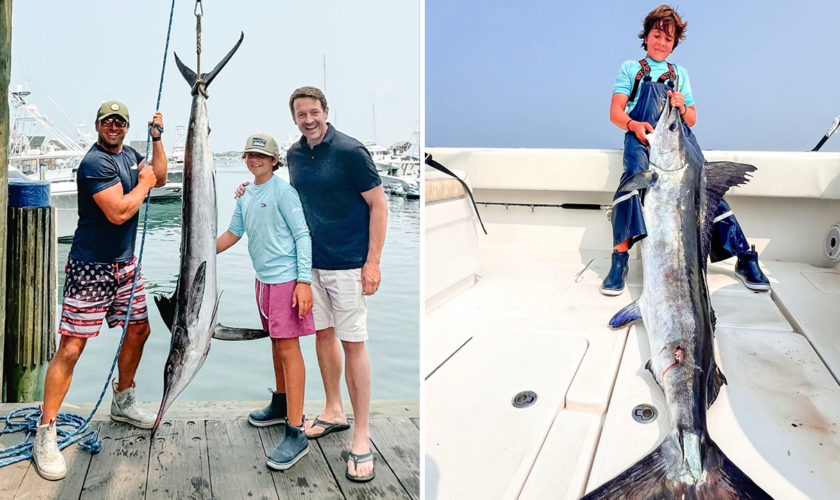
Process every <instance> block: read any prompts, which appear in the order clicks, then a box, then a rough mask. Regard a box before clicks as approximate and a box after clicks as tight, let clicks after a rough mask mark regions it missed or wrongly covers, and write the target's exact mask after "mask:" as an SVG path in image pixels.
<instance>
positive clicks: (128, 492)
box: [80, 422, 150, 500]
mask: <svg viewBox="0 0 840 500" xmlns="http://www.w3.org/2000/svg"><path fill="white" fill-rule="evenodd" d="M99 437H100V438H101V439H102V450H101V451H100V452H99V453H98V454H97V455H96V456H95V457H93V458H92V459H91V461H90V468H89V469H88V475H87V478H86V479H85V485H84V488H83V489H82V494H81V496H80V500H99V499H102V500H106V499H112V498H119V499H120V500H135V499H136V500H144V498H145V496H146V477H147V475H148V469H149V447H150V445H149V431H148V430H143V429H138V428H136V427H132V426H130V425H128V424H123V423H119V422H102V425H101V427H100V434H99Z"/></svg>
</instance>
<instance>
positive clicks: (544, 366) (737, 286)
mask: <svg viewBox="0 0 840 500" xmlns="http://www.w3.org/2000/svg"><path fill="white" fill-rule="evenodd" d="M427 151H428V152H429V153H431V154H432V155H433V157H434V159H435V160H436V161H438V162H440V163H441V164H443V165H445V166H446V167H448V168H449V169H450V170H453V171H454V172H455V173H456V174H458V175H459V177H460V178H462V179H464V180H465V181H466V182H467V184H468V185H469V186H470V187H471V188H472V190H473V194H474V196H475V199H476V201H477V202H478V210H479V211H480V215H481V218H482V220H483V224H484V226H485V227H486V230H487V234H486V235H485V234H484V232H483V231H481V228H480V227H479V226H478V225H477V224H478V222H477V219H476V215H475V212H474V210H473V207H472V204H471V203H470V201H469V197H468V196H467V195H466V192H465V191H464V189H463V187H462V186H461V184H460V183H459V182H458V181H456V180H454V179H452V178H449V177H448V176H446V175H444V174H441V173H439V172H437V171H431V170H428V169H427V171H426V174H425V176H426V184H425V206H424V215H423V217H424V221H425V231H426V234H425V283H426V286H425V309H426V312H425V335H424V339H425V357H424V359H425V365H424V366H422V367H421V370H423V372H424V377H425V378H426V385H425V395H426V396H425V397H426V399H425V414H424V416H425V419H424V422H423V425H424V429H425V457H424V458H425V464H426V465H425V493H426V498H428V499H429V500H432V499H458V500H465V499H466V500H468V499H482V500H493V499H520V500H536V499H548V498H552V499H569V500H571V499H578V498H580V497H581V496H582V495H584V494H585V493H586V492H589V491H592V490H593V489H595V488H597V487H598V486H600V485H602V484H604V483H606V482H607V481H609V480H610V479H612V478H614V477H615V476H617V475H618V474H619V473H620V472H622V471H624V470H625V469H626V468H627V467H629V466H630V465H632V464H633V463H635V462H636V461H637V460H639V459H640V458H642V457H644V456H645V455H647V454H648V453H650V452H651V451H652V450H654V449H655V448H656V447H657V446H658V445H659V444H660V443H661V441H662V440H663V439H664V438H665V437H666V436H667V435H668V434H669V433H670V432H671V423H670V421H669V420H670V417H669V412H668V408H667V407H666V406H665V400H664V396H663V394H662V391H661V389H660V388H659V386H658V385H657V384H656V382H655V381H654V379H653V378H652V376H651V375H650V373H649V372H648V371H647V370H646V369H645V362H646V361H647V360H648V359H649V357H650V346H649V343H648V337H647V333H646V331H645V328H644V325H643V324H641V323H638V324H636V325H635V326H630V327H629V328H623V329H621V330H619V331H614V330H611V329H610V328H609V327H608V321H609V319H610V318H611V317H612V316H613V315H614V314H615V313H616V312H617V311H619V310H620V309H621V308H623V307H624V306H626V305H628V304H629V303H630V302H631V301H632V300H634V299H636V298H638V297H639V295H640V293H641V290H642V263H641V260H640V259H639V258H638V246H637V247H634V248H635V249H634V250H631V260H630V273H629V275H628V279H627V286H626V288H625V289H624V291H623V293H622V294H621V295H620V296H617V297H607V296H604V295H601V294H600V293H599V290H598V288H599V285H600V284H601V281H602V280H603V278H604V276H605V275H606V273H607V272H608V271H609V268H610V253H611V244H612V232H611V225H610V222H609V220H608V218H607V216H608V213H609V209H610V207H611V204H612V196H613V193H614V191H615V189H616V186H618V184H619V178H620V176H621V173H622V152H621V151H620V150H549V149H546V150H528V149H458V148H428V149H427ZM704 155H705V156H706V159H707V160H709V161H736V162H741V163H749V164H752V165H755V166H756V167H757V168H758V170H757V171H756V172H755V174H754V175H753V178H752V180H751V181H750V182H749V183H748V184H746V185H744V186H740V187H737V188H733V189H731V190H730V191H729V193H728V194H727V196H726V199H727V201H728V202H729V204H730V205H731V207H732V209H733V211H734V213H735V215H736V217H737V218H738V220H739V222H740V223H741V226H742V227H743V229H744V231H745V232H746V234H747V237H748V239H749V241H750V243H752V244H754V245H755V246H756V249H757V251H758V252H759V255H760V263H761V267H762V269H763V271H764V273H765V274H766V275H767V277H768V278H769V279H770V281H771V290H770V291H769V292H763V293H755V292H752V291H750V290H748V289H747V288H745V287H744V286H743V285H742V284H741V282H740V281H739V280H738V279H736V277H735V275H734V272H733V267H734V264H733V261H732V260H730V261H724V262H720V263H716V264H710V265H709V267H708V278H707V279H708V286H709V290H710V293H711V303H712V306H713V307H714V309H715V312H716V315H717V329H716V332H715V351H716V357H717V363H718V366H720V368H721V371H722V372H723V373H724V375H725V376H726V378H727V379H728V385H725V386H724V387H723V388H722V390H721V392H720V395H719V397H718V399H717V401H716V402H715V403H714V404H713V405H712V406H711V408H710V410H709V412H708V414H707V418H708V430H709V433H710V435H711V437H712V439H713V440H714V441H715V442H716V443H717V444H718V446H719V447H720V448H721V449H722V450H723V452H724V453H725V454H726V456H727V457H729V459H730V460H731V461H732V462H734V463H735V465H737V467H738V468H740V469H741V470H742V471H743V472H744V473H745V474H746V475H747V476H749V477H750V478H751V479H752V480H753V481H754V482H755V483H756V484H757V485H758V486H760V487H761V488H762V489H763V490H764V491H766V492H767V493H768V494H770V495H771V496H772V497H773V498H775V499H785V500H805V499H809V500H828V499H834V498H837V491H840V474H837V472H838V471H840V385H838V380H840V308H838V307H837V304H840V264H838V262H840V225H838V223H840V153H797V152H791V153H783V152H749V151H704Z"/></svg>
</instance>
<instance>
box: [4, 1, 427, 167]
mask: <svg viewBox="0 0 840 500" xmlns="http://www.w3.org/2000/svg"><path fill="white" fill-rule="evenodd" d="M203 3H204V18H203V21H202V31H203V37H202V49H203V50H202V63H201V66H202V70H203V71H204V72H207V71H209V70H210V69H212V67H213V66H215V65H216V63H217V62H218V61H219V60H220V59H221V58H222V57H223V56H224V55H225V54H226V53H227V51H228V50H230V48H231V47H233V45H234V43H235V42H236V40H237V38H238V37H239V33H240V31H244V32H245V41H244V42H243V43H242V46H241V47H240V49H239V51H238V52H237V53H236V55H235V56H234V57H233V59H231V61H230V63H229V64H228V66H227V67H226V68H225V70H224V71H222V73H221V74H220V75H219V77H218V78H217V79H216V80H215V81H214V82H213V84H212V85H211V86H210V88H209V92H210V100H209V103H208V106H209V113H210V122H211V127H212V130H213V133H212V134H211V140H212V142H213V149H214V150H215V151H227V150H241V149H242V147H243V145H244V142H245V140H246V138H247V137H248V136H249V135H250V134H252V133H254V132H258V131H262V132H267V133H270V134H273V135H274V136H275V137H277V138H278V139H280V138H281V137H282V136H283V135H285V134H288V133H295V132H297V128H296V127H295V125H294V123H293V121H292V118H291V114H290V112H289V108H288V99H289V95H291V93H292V91H293V90H294V89H295V88H297V87H300V86H303V85H314V86H318V87H322V86H323V82H324V74H323V67H324V65H323V56H324V55H326V58H327V71H326V73H327V100H328V102H329V104H330V108H331V114H330V119H331V121H332V122H334V123H335V124H336V126H337V128H338V129H340V130H342V131H344V132H346V133H349V134H350V135H353V136H355V137H356V138H358V139H373V135H374V134H373V123H374V120H373V106H374V105H375V106H376V139H377V140H378V142H379V143H380V144H382V145H384V146H386V147H387V146H390V145H391V144H392V143H394V142H397V141H407V140H409V138H410V137H411V134H412V132H413V131H414V128H415V126H416V124H417V122H418V120H419V117H420V3H419V0H365V1H364V2H337V1H332V0H309V1H306V2H302V1H297V0H295V1H293V0H273V1H271V2H268V1H258V0H239V1H235V2H218V1H214V2H207V1H205V2H203ZM170 5H171V0H145V1H142V2H141V1H133V2H126V1H114V0H87V1H85V2H81V3H80V2H68V1H59V0H44V1H33V0H26V1H15V3H14V8H13V9H12V10H13V12H12V72H11V82H10V83H11V87H12V88H15V87H16V86H17V85H18V84H21V85H23V86H24V87H28V88H29V90H30V91H31V92H32V95H31V96H30V100H31V102H33V103H35V104H36V105H37V106H38V108H39V110H41V112H42V113H45V114H46V115H47V116H48V117H49V118H50V120H51V121H52V122H53V123H54V124H55V125H57V126H58V127H59V128H61V129H62V130H64V131H65V132H67V133H69V134H70V135H71V136H72V137H75V131H74V129H73V127H72V125H71V122H70V120H68V119H67V118H66V117H65V116H64V114H63V113H62V112H61V111H60V109H59V108H58V107H57V106H56V105H54V104H53V103H52V101H50V98H53V99H55V100H57V101H58V102H59V103H61V105H62V106H63V107H64V108H65V109H66V110H67V111H68V112H69V114H70V115H71V116H72V117H73V118H74V119H75V120H76V121H82V120H84V121H85V122H86V123H88V130H90V131H92V130H93V120H94V117H95V112H96V109H97V108H98V107H99V104H100V103H101V102H102V101H104V100H110V99H116V100H121V101H123V102H125V103H126V105H127V106H128V108H129V110H130V112H131V116H132V121H133V122H134V123H133V124H134V125H135V126H133V127H132V129H131V131H130V132H129V136H128V139H129V140H136V139H141V138H142V139H145V137H146V135H145V126H143V125H142V124H144V123H145V122H146V121H148V119H149V118H150V117H151V116H152V114H153V113H154V108H155V98H156V97H157V88H158V83H159V80H160V68H161V63H162V59H163V51H164V50H163V49H164V42H165V39H166V28H167V23H168V20H169V10H170ZM194 6H195V1H193V0H177V1H176V5H175V20H174V23H173V27H172V40H171V42H170V54H169V59H168V61H167V66H166V75H165V81H164V88H163V100H162V102H161V111H162V112H163V114H164V122H165V124H166V127H167V135H166V136H165V137H164V141H166V142H165V143H164V144H165V147H166V148H167V149H168V148H170V147H171V142H170V141H171V140H172V138H173V135H174V134H173V132H174V130H175V126H176V125H179V124H186V123H187V121H188V120H189V110H190V101H191V97H190V89H189V86H188V85H187V84H186V82H185V81H184V79H183V78H182V77H181V75H180V73H178V70H177V68H176V66H175V60H174V58H173V57H172V51H175V52H177V53H178V55H179V57H181V59H182V60H183V61H184V62H186V63H187V65H188V66H190V67H191V68H193V69H195V16H194V15H193V8H194ZM12 119H14V109H12ZM167 137H168V138H167Z"/></svg>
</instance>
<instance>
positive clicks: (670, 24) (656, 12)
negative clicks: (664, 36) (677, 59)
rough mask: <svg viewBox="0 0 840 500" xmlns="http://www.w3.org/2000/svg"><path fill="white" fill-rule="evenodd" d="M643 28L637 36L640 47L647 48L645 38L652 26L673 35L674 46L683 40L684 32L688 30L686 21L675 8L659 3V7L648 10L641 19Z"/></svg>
mask: <svg viewBox="0 0 840 500" xmlns="http://www.w3.org/2000/svg"><path fill="white" fill-rule="evenodd" d="M642 26H643V27H644V29H643V30H642V31H640V32H639V38H640V39H641V40H642V48H643V49H645V50H647V43H645V38H647V36H648V35H649V34H650V31H651V30H652V29H654V28H656V29H658V30H662V31H664V32H665V33H668V34H673V35H674V48H675V49H676V48H677V45H679V44H680V41H681V40H685V32H686V31H687V30H688V22H686V21H683V20H682V18H681V17H680V15H679V14H677V9H675V8H673V7H671V6H670V5H660V6H659V7H657V8H655V9H653V10H652V11H650V13H649V14H648V15H647V17H645V20H644V21H642Z"/></svg>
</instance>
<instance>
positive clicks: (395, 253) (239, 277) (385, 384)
mask: <svg viewBox="0 0 840 500" xmlns="http://www.w3.org/2000/svg"><path fill="white" fill-rule="evenodd" d="M277 175H279V176H280V177H282V178H284V179H286V180H288V171H287V170H286V169H285V168H282V169H280V170H279V171H278V173H277ZM246 180H253V176H252V175H251V174H250V172H248V169H247V167H246V166H245V164H244V163H243V162H241V161H233V162H231V161H228V162H227V164H226V163H225V162H224V161H222V162H218V161H217V166H216V190H217V204H218V214H219V233H221V232H223V231H224V230H225V229H227V227H228V224H229V222H230V217H231V215H232V214H233V209H234V207H235V204H236V202H235V200H234V195H233V193H234V190H235V189H236V187H237V186H238V185H239V184H240V183H241V182H243V181H246ZM325 195H329V194H328V193H325ZM388 208H389V213H388V232H387V235H386V239H385V248H384V250H383V253H382V263H381V271H382V284H381V286H380V288H379V291H378V292H377V293H376V294H375V295H373V296H372V297H369V298H368V332H369V336H370V339H369V341H368V342H367V350H368V355H369V356H370V363H371V371H372V398H373V399H419V354H420V336H419V332H420V323H419V317H420V314H419V303H420V300H419V297H420V204H419V202H418V201H417V200H407V199H405V198H403V197H399V196H388ZM143 210H144V209H143V208H141V211H140V214H141V218H140V224H139V226H138V235H137V247H136V249H135V253H139V252H140V242H141V232H142V227H143V218H142V216H143ZM246 239H247V236H245V237H244V238H243V239H242V240H240V242H239V243H237V244H236V245H234V246H233V247H232V248H230V249H229V250H227V251H226V252H224V253H223V254H221V255H219V256H218V287H219V290H220V291H222V298H221V303H220V306H219V321H220V322H221V323H223V324H225V325H229V326H237V327H245V328H261V324H260V319H259V316H258V310H257V303H256V298H255V296H254V269H253V267H252V265H251V261H250V258H249V256H248V243H247V241H246ZM180 244H181V202H180V201H170V202H156V203H153V204H152V205H151V206H150V207H149V220H148V229H147V232H146V243H145V249H144V252H143V263H142V273H143V279H144V280H145V282H146V292H147V294H148V296H147V304H148V307H149V317H150V322H151V330H152V332H151V335H150V336H149V340H148V341H147V343H146V347H145V351H144V354H143V359H142V361H141V362H140V367H139V368H138V371H137V375H136V377H135V381H136V384H137V396H138V399H139V400H140V401H159V400H160V398H161V396H162V394H163V369H164V365H165V363H166V358H167V356H168V353H169V344H170V334H169V331H168V330H167V329H166V326H165V325H164V324H163V320H162V319H161V318H160V314H159V313H158V311H157V307H156V306H155V304H154V301H153V299H152V297H153V296H154V295H155V294H171V293H172V292H174V290H175V283H176V281H177V278H178V268H179V258H180ZM69 252H70V244H69V243H60V244H59V252H58V266H59V276H58V284H59V291H58V292H59V301H61V299H62V296H63V285H64V264H65V263H66V262H67V255H68V253H69ZM121 331H122V329H121V328H108V327H107V325H104V326H103V329H102V331H101V332H100V334H99V336H98V337H96V338H94V339H90V340H89V341H88V342H87V346H86V347H85V351H84V353H83V354H82V357H81V359H80V360H79V362H78V364H77V366H76V370H75V373H74V375H73V382H72V384H71V386H70V391H69V393H68V394H67V398H66V401H68V402H90V401H96V400H97V398H98V397H99V392H100V391H101V389H102V386H103V384H104V383H105V380H106V377H107V374H108V370H109V369H110V364H111V361H112V360H113V357H114V353H115V352H116V349H117V345H118V343H119V336H120V333H121ZM301 350H302V351H303V358H304V362H305V364H306V399H307V400H319V399H324V389H323V385H322V382H321V374H320V372H319V370H318V361H317V358H316V354H315V336H314V335H311V336H308V337H304V338H302V339H301ZM269 387H270V388H274V371H273V367H272V361H271V344H270V341H269V339H260V340H254V341H250V342H222V341H217V340H215V341H213V344H212V347H211V348H210V353H209V354H208V356H207V361H206V362H205V364H204V366H203V367H202V369H201V371H200V372H199V373H198V375H197V376H196V378H195V379H194V380H193V381H192V383H191V384H190V385H189V387H188V388H187V389H186V390H185V391H184V392H183V393H182V394H181V395H180V396H179V398H178V400H179V401H252V400H266V399H268V398H269V394H268V392H267V388H269ZM342 391H343V394H344V398H345V399H346V398H348V396H347V391H346V387H345V383H344V379H343V376H342ZM107 399H109V397H106V400H107ZM348 411H349V408H348Z"/></svg>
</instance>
